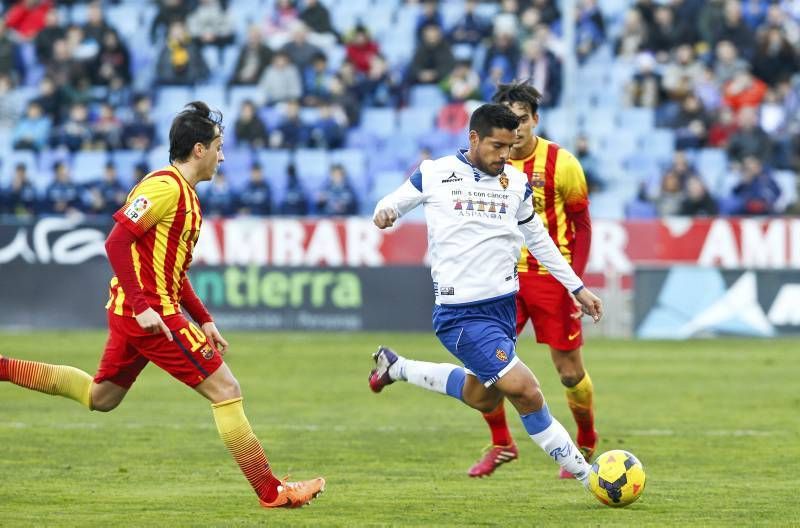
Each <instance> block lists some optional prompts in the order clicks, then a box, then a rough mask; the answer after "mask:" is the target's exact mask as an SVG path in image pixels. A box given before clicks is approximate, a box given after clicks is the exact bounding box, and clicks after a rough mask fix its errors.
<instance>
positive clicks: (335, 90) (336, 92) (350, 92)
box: [328, 71, 361, 127]
mask: <svg viewBox="0 0 800 528" xmlns="http://www.w3.org/2000/svg"><path fill="white" fill-rule="evenodd" d="M330 92H331V94H330V97H329V98H328V102H329V103H330V105H331V106H332V107H334V109H335V112H337V113H338V112H342V113H344V115H345V116H346V117H347V125H348V126H350V127H354V126H356V125H358V123H359V122H360V121H361V101H360V100H359V99H358V95H357V93H356V90H355V87H353V86H350V87H348V86H347V85H346V84H345V81H344V78H343V75H342V72H341V71H340V72H339V73H338V74H337V75H334V76H333V78H332V79H331V85H330Z"/></svg>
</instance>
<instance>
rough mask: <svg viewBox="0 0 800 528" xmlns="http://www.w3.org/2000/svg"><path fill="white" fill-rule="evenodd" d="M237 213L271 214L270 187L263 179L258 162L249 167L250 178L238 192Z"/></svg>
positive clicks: (262, 172)
mask: <svg viewBox="0 0 800 528" xmlns="http://www.w3.org/2000/svg"><path fill="white" fill-rule="evenodd" d="M239 214H243V215H257V216H268V215H271V214H272V187H271V186H270V184H269V182H268V181H267V180H266V179H264V171H263V170H262V169H261V164H260V163H253V165H252V166H251V167H250V180H249V181H248V182H247V185H246V186H245V187H244V189H242V192H241V194H239Z"/></svg>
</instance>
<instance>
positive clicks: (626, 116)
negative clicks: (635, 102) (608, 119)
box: [617, 108, 655, 133]
mask: <svg viewBox="0 0 800 528" xmlns="http://www.w3.org/2000/svg"><path fill="white" fill-rule="evenodd" d="M617 119H618V124H619V126H620V127H621V128H624V129H626V130H634V131H636V132H642V133H649V132H650V131H651V130H652V129H653V127H655V113H654V112H653V110H652V109H650V108H625V109H623V110H621V111H620V112H619V114H618V117H617Z"/></svg>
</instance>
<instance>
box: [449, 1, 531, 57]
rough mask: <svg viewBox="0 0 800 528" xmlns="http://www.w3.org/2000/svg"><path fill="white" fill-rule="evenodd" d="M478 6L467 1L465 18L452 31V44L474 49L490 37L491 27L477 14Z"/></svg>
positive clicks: (476, 3)
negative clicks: (464, 45)
mask: <svg viewBox="0 0 800 528" xmlns="http://www.w3.org/2000/svg"><path fill="white" fill-rule="evenodd" d="M477 6H478V2H477V0H467V1H466V2H465V3H464V14H463V16H462V17H461V18H460V19H459V20H458V22H456V23H455V25H454V26H453V27H452V29H451V30H450V35H449V39H450V42H452V43H453V44H466V45H468V46H470V47H471V48H472V49H474V48H475V47H476V46H478V44H480V43H481V42H482V41H483V39H485V38H486V37H487V36H489V32H490V31H491V25H490V24H489V23H488V22H487V21H486V20H485V19H484V18H483V17H481V16H479V15H477V14H476V13H475V8H476V7H477ZM537 13H538V11H537Z"/></svg>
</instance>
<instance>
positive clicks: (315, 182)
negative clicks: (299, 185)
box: [294, 149, 331, 193]
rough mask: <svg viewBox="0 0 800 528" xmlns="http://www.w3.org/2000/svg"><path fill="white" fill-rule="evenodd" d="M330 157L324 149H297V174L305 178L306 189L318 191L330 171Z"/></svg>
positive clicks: (295, 157) (295, 158)
mask: <svg viewBox="0 0 800 528" xmlns="http://www.w3.org/2000/svg"><path fill="white" fill-rule="evenodd" d="M330 163H331V162H330V158H329V156H328V151H326V150H324V149H297V150H296V151H295V153H294V164H295V167H297V175H298V176H299V177H300V179H302V180H303V183H304V184H305V186H306V190H308V191H309V192H312V193H313V192H316V191H318V190H319V189H320V188H321V187H322V184H323V183H324V182H325V180H326V179H327V178H328V174H329V173H330Z"/></svg>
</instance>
